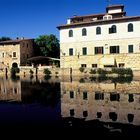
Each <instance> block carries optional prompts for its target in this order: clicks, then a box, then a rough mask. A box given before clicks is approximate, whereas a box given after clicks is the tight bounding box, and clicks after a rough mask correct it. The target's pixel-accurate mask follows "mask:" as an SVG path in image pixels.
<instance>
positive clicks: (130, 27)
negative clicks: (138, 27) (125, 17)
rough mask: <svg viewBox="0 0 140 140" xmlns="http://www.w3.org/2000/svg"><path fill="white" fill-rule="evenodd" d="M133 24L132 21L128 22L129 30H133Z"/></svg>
mask: <svg viewBox="0 0 140 140" xmlns="http://www.w3.org/2000/svg"><path fill="white" fill-rule="evenodd" d="M133 30H134V29H133V24H132V23H129V24H128V32H133Z"/></svg>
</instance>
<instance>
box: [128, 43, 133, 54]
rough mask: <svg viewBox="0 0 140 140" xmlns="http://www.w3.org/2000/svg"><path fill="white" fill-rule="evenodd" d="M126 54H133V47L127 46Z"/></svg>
mask: <svg viewBox="0 0 140 140" xmlns="http://www.w3.org/2000/svg"><path fill="white" fill-rule="evenodd" d="M128 53H133V45H128Z"/></svg>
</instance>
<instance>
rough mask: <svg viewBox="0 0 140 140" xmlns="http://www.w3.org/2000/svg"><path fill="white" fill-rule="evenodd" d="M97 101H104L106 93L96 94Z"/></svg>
mask: <svg viewBox="0 0 140 140" xmlns="http://www.w3.org/2000/svg"><path fill="white" fill-rule="evenodd" d="M95 100H104V93H100V92H96V93H95Z"/></svg>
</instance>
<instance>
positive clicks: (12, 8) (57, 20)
mask: <svg viewBox="0 0 140 140" xmlns="http://www.w3.org/2000/svg"><path fill="white" fill-rule="evenodd" d="M110 4H124V5H125V11H126V12H127V15H128V16H133V15H134V16H135V15H140V8H139V5H140V0H111V2H110ZM106 5H107V0H0V37H1V36H8V37H11V38H16V37H25V38H36V37H38V36H39V35H43V34H55V35H57V37H58V38H59V31H58V30H57V29H56V26H58V25H60V24H65V23H66V19H67V18H68V17H72V16H73V15H86V14H94V13H104V12H105V7H106Z"/></svg>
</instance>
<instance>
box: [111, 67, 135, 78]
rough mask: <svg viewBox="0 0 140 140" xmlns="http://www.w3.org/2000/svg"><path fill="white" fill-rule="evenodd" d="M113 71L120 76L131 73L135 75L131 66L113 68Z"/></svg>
mask: <svg viewBox="0 0 140 140" xmlns="http://www.w3.org/2000/svg"><path fill="white" fill-rule="evenodd" d="M112 73H116V74H118V75H119V76H124V75H130V76H133V71H132V70H131V69H130V68H126V69H125V68H113V69H112Z"/></svg>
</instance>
